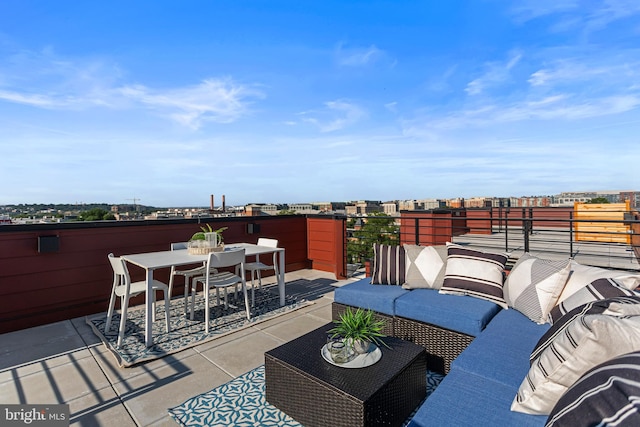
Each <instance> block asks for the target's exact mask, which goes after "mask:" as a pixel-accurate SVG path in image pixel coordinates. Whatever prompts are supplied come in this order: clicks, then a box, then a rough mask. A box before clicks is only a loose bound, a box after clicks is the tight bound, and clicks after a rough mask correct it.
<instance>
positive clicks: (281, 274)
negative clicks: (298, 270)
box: [278, 250, 285, 307]
mask: <svg viewBox="0 0 640 427" xmlns="http://www.w3.org/2000/svg"><path fill="white" fill-rule="evenodd" d="M279 264H280V268H279V269H278V291H279V292H280V306H281V307H282V306H284V292H285V290H284V266H285V263H284V250H282V251H280V263H279Z"/></svg>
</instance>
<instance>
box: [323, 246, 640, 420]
mask: <svg viewBox="0 0 640 427" xmlns="http://www.w3.org/2000/svg"><path fill="white" fill-rule="evenodd" d="M374 249H375V257H374V263H373V264H374V265H373V274H372V277H367V278H364V279H362V280H359V281H356V282H352V283H350V284H348V285H345V286H343V287H340V288H337V289H336V291H335V297H334V303H333V318H334V319H337V318H338V317H339V315H340V314H341V313H342V312H343V311H344V310H346V308H347V307H362V308H367V309H371V310H373V311H374V312H375V313H376V316H377V317H378V318H379V319H382V320H385V322H386V329H385V333H386V334H387V335H391V336H396V337H399V338H402V339H407V340H410V341H413V342H415V343H417V344H420V345H422V346H424V347H425V349H426V352H427V355H428V369H429V370H431V371H439V372H441V373H444V374H446V376H445V378H444V380H443V381H442V382H441V383H440V385H439V386H438V387H437V389H436V391H435V392H434V393H433V394H432V395H431V396H429V397H428V398H427V399H426V400H425V402H424V403H423V404H422V405H421V406H420V408H419V409H418V411H417V413H416V414H415V416H414V417H413V418H412V420H411V423H410V424H409V425H410V426H412V427H419V426H431V425H455V426H464V425H469V426H471V425H473V426H478V425H492V426H494V425H498V426H500V425H504V426H543V425H545V424H546V423H547V421H548V420H552V417H554V416H555V417H556V418H558V415H557V414H558V413H559V412H560V413H562V414H564V415H563V417H564V418H563V417H559V419H555V418H554V419H555V421H554V422H553V423H552V422H551V421H549V422H550V424H549V425H576V424H575V423H573V424H571V423H569V424H567V423H566V421H567V420H570V419H571V418H570V417H571V416H573V417H574V419H575V416H576V414H578V416H579V417H582V416H583V413H584V412H585V411H586V412H589V411H590V412H591V413H593V414H595V415H593V414H592V415H593V416H594V417H595V418H594V419H596V418H597V419H598V420H599V418H598V417H600V416H602V417H605V414H604V413H605V412H607V411H610V410H611V407H612V406H615V405H623V403H624V402H628V401H629V396H630V394H631V395H634V394H635V391H634V390H635V389H634V388H633V386H631V387H632V390H631V391H629V390H627V391H625V392H623V393H620V392H618V396H617V399H618V400H621V399H622V400H623V401H624V402H623V403H619V402H617V403H615V404H611V405H609V407H608V408H605V409H602V408H600V409H599V411H600V412H598V410H593V408H592V407H589V408H587V409H585V408H584V406H577V407H576V405H575V404H574V402H573V401H571V402H569V404H573V406H574V407H575V410H574V411H566V410H563V408H557V407H556V404H557V403H558V401H559V400H561V399H560V397H562V396H563V395H566V394H570V393H569V392H571V391H572V390H571V387H572V386H573V385H574V384H576V383H579V381H578V379H580V377H582V376H583V375H584V374H585V373H586V372H588V371H590V369H592V368H597V367H598V366H599V365H600V363H603V362H611V361H612V360H613V361H615V360H616V359H615V358H616V357H617V356H621V355H624V354H627V353H631V352H633V351H640V296H638V295H639V294H636V293H635V292H634V291H633V289H635V288H636V287H637V286H638V285H640V273H638V272H627V271H613V270H606V269H599V268H595V267H588V266H582V265H580V264H578V263H576V262H575V261H573V260H570V259H566V260H561V261H551V260H545V259H540V258H537V257H534V256H531V255H530V254H524V255H523V256H522V257H520V259H519V260H518V262H516V264H515V265H514V266H513V268H512V269H511V271H510V273H509V274H508V275H507V274H506V272H505V271H504V266H505V265H506V261H507V257H506V255H503V254H489V253H485V252H479V251H474V250H470V249H469V248H464V247H460V246H457V245H447V246H440V247H420V246H415V245H404V246H385V245H375V247H374ZM620 307H622V308H620ZM611 313H613V314H611ZM611 319H613V320H612V321H611V322H609V320H611ZM603 320H604V322H603ZM607 322H609V323H607ZM625 322H626V323H625ZM602 324H604V325H605V326H598V325H602ZM585 325H586V326H585ZM594 325H596V326H594ZM612 331H613V332H612ZM620 331H623V332H621V333H623V334H624V339H620V337H619V336H616V333H618V332H620ZM567 336H569V337H579V338H577V341H578V342H572V341H571V340H570V341H569V344H567V343H566V342H560V341H561V338H562V337H564V338H566V337H567ZM616 340H617V341H616ZM618 341H620V342H622V343H623V344H622V345H618ZM594 343H595V344H594ZM582 353H584V354H582ZM554 357H555V358H554ZM638 358H640V353H638ZM558 359H562V361H560V360H558ZM566 371H568V372H569V374H567V373H566ZM540 372H544V374H541V373H540ZM554 375H555V376H559V377H560V379H558V378H555V377H554ZM631 376H632V375H631ZM621 377H625V378H629V377H630V374H628V373H625V374H624V375H622V376H621ZM605 380H607V379H605ZM608 380H609V381H610V380H611V377H609V378H608ZM623 382H624V381H623ZM556 383H560V384H556ZM637 384H638V385H637V387H636V388H637V391H638V393H637V395H638V396H640V369H639V370H638V382H637ZM614 388H615V387H614ZM576 392H577V391H576ZM588 393H591V391H589V392H588ZM607 399H609V397H606V396H605V397H601V398H598V399H593V401H596V402H602V401H606V400H607ZM625 399H626V400H625ZM577 400H581V401H582V400H584V399H577ZM565 401H566V399H565ZM589 402H591V401H589ZM638 402H640V397H639V398H638ZM565 403H567V402H565ZM591 406H593V404H592V403H591ZM632 406H633V405H632ZM634 408H635V407H634ZM634 408H632V409H633V410H632V411H631V412H632V413H631V415H630V417H629V418H628V419H627V420H634V422H640V416H639V415H638V412H637V411H636V409H640V403H639V404H638V408H635V409H634ZM554 411H555V412H554ZM567 413H568V415H567ZM550 414H551V415H550ZM563 423H564V424H563ZM622 425H624V423H623V424H622ZM638 425H640V424H638Z"/></svg>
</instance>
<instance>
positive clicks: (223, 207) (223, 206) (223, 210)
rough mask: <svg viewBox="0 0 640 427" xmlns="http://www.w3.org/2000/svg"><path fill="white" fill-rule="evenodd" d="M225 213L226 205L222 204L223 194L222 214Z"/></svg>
mask: <svg viewBox="0 0 640 427" xmlns="http://www.w3.org/2000/svg"><path fill="white" fill-rule="evenodd" d="M226 211H227V205H226V204H225V202H224V194H223V195H222V212H226Z"/></svg>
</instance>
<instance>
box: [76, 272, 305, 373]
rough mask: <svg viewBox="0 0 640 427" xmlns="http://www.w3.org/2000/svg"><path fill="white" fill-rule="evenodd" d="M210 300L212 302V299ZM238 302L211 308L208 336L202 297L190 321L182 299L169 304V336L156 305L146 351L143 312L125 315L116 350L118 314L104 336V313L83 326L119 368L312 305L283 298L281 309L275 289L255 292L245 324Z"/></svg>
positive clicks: (161, 309)
mask: <svg viewBox="0 0 640 427" xmlns="http://www.w3.org/2000/svg"><path fill="white" fill-rule="evenodd" d="M287 285H295V283H294V282H290V283H288V284H287ZM230 297H231V296H230ZM212 299H213V301H214V302H215V297H214V298H212ZM239 300H240V301H241V303H238V304H237V305H233V304H234V301H233V299H232V298H231V300H230V304H229V308H227V309H225V308H224V303H222V301H221V304H220V305H215V306H212V307H211V309H210V311H211V314H210V320H209V333H208V334H207V333H205V330H204V297H203V296H202V295H197V296H196V307H195V311H194V319H193V320H190V319H189V318H188V317H187V316H185V314H184V299H183V298H182V297H179V298H175V299H173V300H172V301H171V306H170V310H171V315H170V325H171V332H169V333H167V332H166V329H165V321H164V318H165V317H164V304H163V303H162V302H161V301H160V302H159V303H158V304H157V312H156V321H155V322H153V346H151V347H147V346H146V345H145V340H144V310H141V309H133V310H129V312H128V313H127V323H126V330H125V335H124V339H123V341H122V346H121V347H120V348H116V343H117V341H118V326H119V325H120V314H114V316H113V319H112V321H111V322H112V325H111V328H110V331H109V332H108V333H105V332H104V326H105V323H106V315H105V314H104V313H102V314H100V315H97V316H89V317H87V323H88V324H89V325H90V326H91V328H92V329H93V331H94V333H95V334H96V335H97V336H98V337H100V339H101V340H102V341H103V342H104V343H105V344H106V345H107V347H108V348H109V350H110V351H111V352H112V353H113V354H114V356H115V357H116V359H117V360H118V363H119V364H120V366H122V367H129V366H133V365H135V364H138V363H141V362H144V361H148V360H153V359H158V358H160V357H164V356H166V355H169V354H172V353H176V352H179V351H182V350H185V349H187V348H190V347H193V346H196V345H199V344H202V343H204V342H207V341H211V340H213V339H216V338H220V337H222V336H225V335H228V334H230V333H232V332H235V331H237V330H239V329H243V328H247V327H250V326H252V325H255V324H257V323H260V322H263V321H265V320H268V319H273V318H274V317H277V316H280V315H282V314H285V313H288V312H290V311H293V310H296V309H298V308H301V307H304V306H305V305H307V304H312V303H310V302H308V301H305V300H304V299H300V298H294V297H291V296H289V295H287V297H286V298H285V305H284V306H282V307H281V306H280V297H279V294H278V290H277V288H275V289H272V290H271V291H270V290H269V288H261V289H256V303H255V306H254V307H253V308H252V310H251V320H247V316H246V312H245V306H244V299H243V298H242V297H240V298H239ZM189 301H190V300H189Z"/></svg>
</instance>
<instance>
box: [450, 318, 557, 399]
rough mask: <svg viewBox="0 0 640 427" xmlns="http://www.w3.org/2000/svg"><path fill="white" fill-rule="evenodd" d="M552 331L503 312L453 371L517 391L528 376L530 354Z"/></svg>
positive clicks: (473, 343)
mask: <svg viewBox="0 0 640 427" xmlns="http://www.w3.org/2000/svg"><path fill="white" fill-rule="evenodd" d="M549 327H550V325H549V324H545V325H538V324H537V323H535V322H533V321H531V320H530V319H529V318H528V317H527V316H525V315H524V314H522V313H520V312H519V311H518V310H515V309H509V310H502V311H501V312H500V313H498V314H497V315H496V316H495V317H494V318H493V319H492V320H491V322H490V323H489V325H487V327H486V329H485V330H484V331H483V332H482V334H480V335H479V336H478V337H477V338H476V339H475V340H473V342H472V343H471V344H469V347H467V348H466V349H465V351H463V352H462V354H460V356H458V357H457V358H456V359H455V360H454V361H453V362H452V363H451V367H452V368H455V369H458V370H461V371H465V372H469V373H472V374H475V375H478V376H480V377H484V378H488V379H491V380H493V381H497V382H500V383H502V384H505V385H508V386H511V387H515V388H516V389H517V388H518V387H519V386H520V383H522V380H523V379H524V378H525V376H526V375H527V372H529V356H530V355H531V351H532V350H533V348H534V347H535V345H536V344H537V343H538V340H539V339H540V337H542V335H543V334H544V333H545V332H546V331H547V330H548V329H549Z"/></svg>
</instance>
